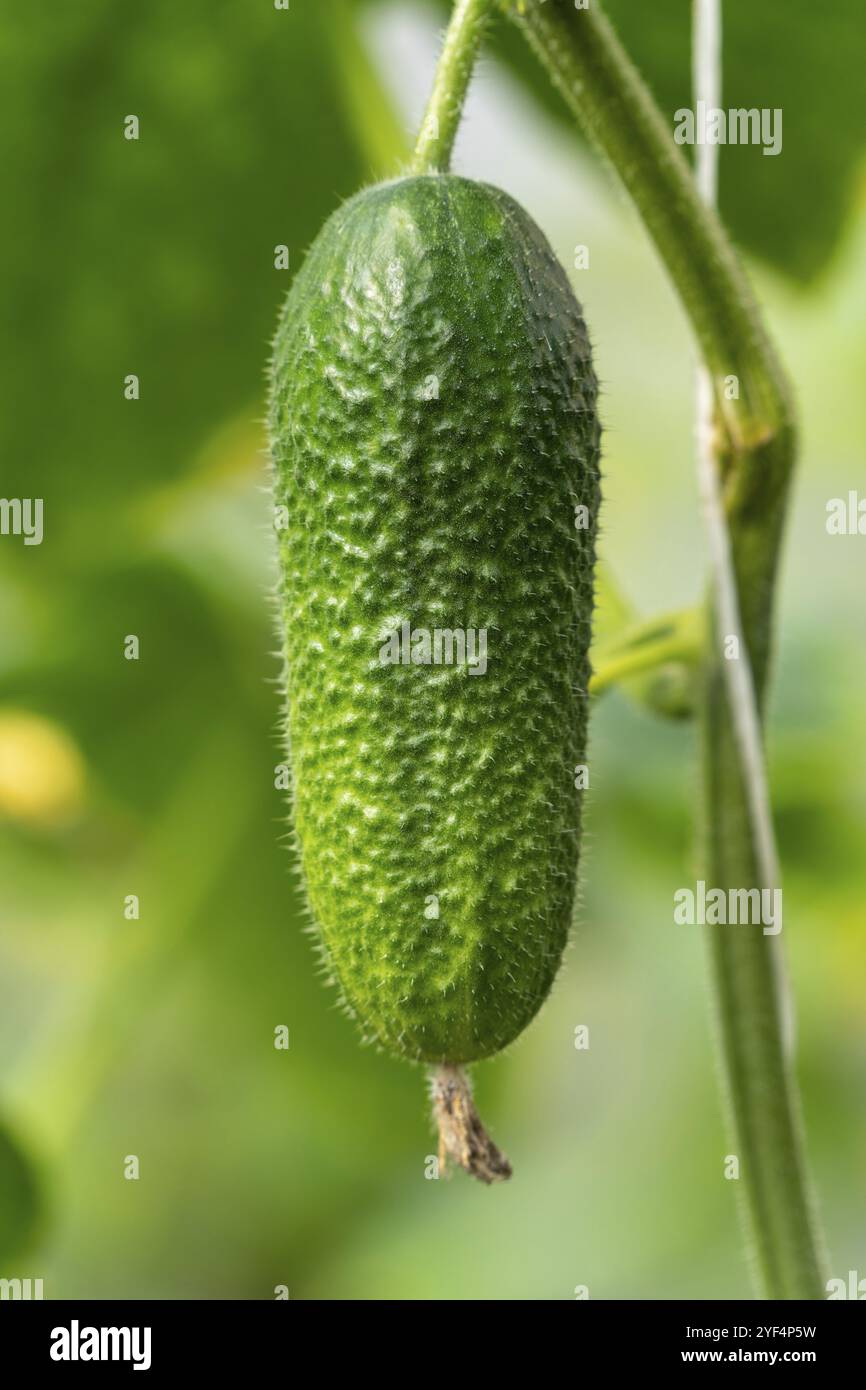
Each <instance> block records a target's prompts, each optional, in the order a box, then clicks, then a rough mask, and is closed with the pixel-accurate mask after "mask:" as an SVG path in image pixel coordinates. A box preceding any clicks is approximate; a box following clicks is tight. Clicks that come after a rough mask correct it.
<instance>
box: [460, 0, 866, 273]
mask: <svg viewBox="0 0 866 1390" xmlns="http://www.w3.org/2000/svg"><path fill="white" fill-rule="evenodd" d="M557 3H564V0H557ZM443 7H444V6H443ZM605 9H606V11H607V13H608V16H609V18H610V19H611V20H612V22H613V24H614V26H615V28H616V30H617V32H618V34H619V36H620V38H621V39H622V41H623V43H624V44H625V46H626V48H627V49H628V52H629V54H630V56H631V57H632V59H633V60H634V62H635V63H636V64H637V66H638V68H639V69H640V71H641V73H642V74H643V77H644V78H645V80H646V81H647V83H648V84H649V86H650V88H651V89H652V91H653V94H654V96H655V97H656V100H657V101H658V104H659V106H660V108H661V110H662V113H663V114H664V116H665V118H666V119H668V120H669V121H670V125H671V130H672V131H673V127H674V113H675V111H677V110H678V109H679V108H680V107H688V106H691V104H692V102H691V66H690V65H691V59H690V21H691V9H692V7H691V0H656V3H654V4H653V5H652V6H651V7H650V6H649V5H648V4H647V3H646V0H605ZM491 45H492V49H493V51H495V52H497V53H498V54H499V56H500V57H501V58H502V59H503V60H504V62H505V63H506V64H507V65H508V67H509V68H510V69H511V70H512V72H514V73H515V74H516V75H517V76H518V77H519V78H520V80H521V81H522V82H523V83H525V84H526V85H527V86H528V87H529V88H530V89H531V90H532V91H533V93H534V94H535V96H536V97H537V98H538V99H539V100H540V101H541V103H542V105H543V106H544V107H545V109H546V110H547V111H548V112H549V113H551V114H552V115H554V116H555V117H556V118H557V119H559V120H560V121H561V122H562V123H563V124H564V125H567V126H568V127H569V129H571V130H574V121H573V119H572V117H571V115H570V113H569V112H568V111H567V109H566V107H565V104H564V102H563V101H562V100H561V99H560V97H559V95H558V93H557V92H556V91H555V90H554V89H553V88H552V87H551V85H550V81H549V79H548V77H547V75H546V73H545V72H544V71H543V70H542V69H541V67H540V66H539V64H538V63H537V61H536V59H535V57H534V56H533V55H532V54H531V53H530V52H529V49H528V47H527V45H526V43H525V41H524V39H523V37H522V35H520V34H519V33H518V32H517V31H516V30H515V29H514V28H513V26H511V25H510V24H508V23H498V24H497V25H496V26H495V30H494V33H493V36H492V39H491ZM864 68H866V12H864V8H863V5H862V0H836V3H835V4H833V5H830V6H825V7H823V8H822V9H820V11H819V10H818V9H816V7H815V5H814V4H813V3H812V0H762V3H761V4H759V5H758V4H755V3H754V0H725V5H724V73H725V77H724V93H723V104H724V106H725V108H726V109H729V108H731V107H746V108H751V107H757V108H759V109H760V108H765V107H766V108H769V109H771V110H774V109H775V108H777V107H779V108H781V110H782V112H783V148H782V151H781V153H780V154H779V155H777V156H775V157H765V156H764V155H763V153H762V151H761V149H760V148H759V147H757V146H752V145H749V146H737V147H730V148H728V149H726V150H724V151H723V152H722V161H721V186H720V202H721V210H722V216H723V217H724V219H725V221H726V223H727V225H728V227H729V228H730V230H731V232H732V234H733V236H734V239H735V240H736V241H737V242H739V243H740V245H742V246H743V247H744V248H745V249H746V250H747V251H749V252H751V253H752V254H753V255H755V256H758V257H760V259H761V260H763V261H765V262H767V263H768V264H769V265H771V266H773V267H774V268H775V269H777V270H780V271H782V272H783V273H784V274H786V275H788V276H790V277H792V278H793V279H796V280H799V281H801V282H808V281H809V280H811V279H813V278H814V277H815V276H816V275H817V274H818V273H819V272H820V271H821V270H822V268H823V267H824V266H825V265H826V263H827V262H828V261H829V259H830V258H831V256H832V254H833V252H834V250H835V249H836V247H837V246H838V244H839V242H840V240H841V238H842V236H843V233H844V231H845V229H846V225H847V221H848V216H849V213H850V211H851V208H852V205H853V203H854V200H855V198H856V196H857V190H858V187H859V183H860V178H861V176H862V168H863V159H864V153H866V103H864V102H863V97H862V89H863V71H864Z"/></svg>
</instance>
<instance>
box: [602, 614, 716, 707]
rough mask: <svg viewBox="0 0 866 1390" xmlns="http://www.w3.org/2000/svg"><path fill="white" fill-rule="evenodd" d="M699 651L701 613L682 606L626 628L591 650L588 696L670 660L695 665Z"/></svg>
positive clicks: (700, 644)
mask: <svg viewBox="0 0 866 1390" xmlns="http://www.w3.org/2000/svg"><path fill="white" fill-rule="evenodd" d="M702 650H703V615H702V613H700V612H698V611H696V610H695V609H691V608H686V609H683V611H682V612H680V613H671V614H668V615H666V616H665V617H662V618H652V619H650V620H649V621H648V622H645V623H640V624H639V625H636V626H635V627H630V628H627V629H626V630H625V631H624V632H622V633H621V634H618V636H617V638H616V640H615V641H613V642H610V643H607V644H605V646H603V647H601V648H600V649H599V650H597V651H594V652H593V672H592V678H591V679H590V682H589V693H590V695H600V694H601V693H602V692H603V691H605V690H607V689H608V688H609V687H610V686H612V685H619V684H620V683H621V682H622V681H625V680H630V679H631V678H632V677H633V676H638V675H642V674H644V673H645V672H647V671H652V670H655V669H656V667H658V666H664V665H667V664H668V663H669V662H671V661H676V662H681V663H682V664H683V665H685V666H697V664H698V661H699V658H700V654H701V652H702Z"/></svg>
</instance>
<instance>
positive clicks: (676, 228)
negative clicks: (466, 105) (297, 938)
mask: <svg viewBox="0 0 866 1390" xmlns="http://www.w3.org/2000/svg"><path fill="white" fill-rule="evenodd" d="M499 3H500V5H501V7H502V8H503V9H504V10H505V11H506V13H507V14H509V16H510V17H511V18H512V19H515V20H516V21H517V23H518V24H519V26H520V27H521V28H522V29H523V31H524V33H525V35H526V37H527V39H528V40H529V43H530V44H531V46H532V47H533V48H534V49H535V51H536V53H537V54H538V56H539V57H540V59H541V60H542V62H543V63H544V65H545V66H546V68H547V69H548V71H549V73H550V75H551V77H552V79H553V81H554V83H555V84H556V86H557V87H558V88H559V90H560V91H561V92H562V94H563V96H564V97H565V99H566V101H567V102H568V104H569V106H570V107H571V109H572V111H573V112H574V113H575V115H576V116H577V118H578V120H579V122H580V124H581V125H582V126H583V128H584V129H585V131H586V132H587V134H588V135H589V136H590V137H591V138H592V139H593V140H594V141H595V143H596V144H597V145H598V146H599V147H600V148H601V150H602V151H603V152H604V154H605V155H606V156H607V157H608V158H609V159H610V160H611V162H612V163H613V165H614V167H615V169H616V171H617V173H618V174H619V176H620V178H621V179H622V181H623V183H624V184H625V186H626V188H627V190H628V191H629V193H630V194H631V196H632V198H633V199H634V202H635V203H636V205H637V208H638V210H639V212H640V214H641V216H642V218H643V220H644V222H645V224H646V227H647V229H648V231H649V233H650V236H651V237H652V239H653V241H654V242H655V245H656V248H657V250H658V252H659V253H660V255H661V257H662V260H663V261H664V263H665V265H666V267H667V270H668V272H669V274H670V276H671V278H672V280H673V282H674V285H675V286H676V288H677V290H678V292H679V295H680V298H681V299H682V302H683V305H684V307H685V310H686V312H687V313H688V315H689V317H690V319H691V322H692V326H693V329H694V331H695V335H696V337H697V340H698V344H699V346H700V349H701V352H702V355H703V358H704V361H705V363H706V365H707V368H708V370H709V372H710V375H711V379H712V387H713V395H714V399H715V404H716V409H717V418H718V423H719V427H720V433H719V436H718V438H717V440H716V441H715V449H716V453H717V455H718V459H719V468H720V472H721V487H722V498H723V501H724V506H725V511H726V514H727V522H728V527H729V531H730V547H731V549H730V559H731V566H732V571H733V575H734V577H735V581H736V598H737V603H738V605H739V611H740V618H741V622H742V630H743V636H744V639H745V646H746V652H747V655H748V658H749V660H750V662H751V667H752V672H753V676H754V690H755V698H756V701H757V705H758V708H759V710H760V709H762V708H763V702H764V692H765V687H766V680H767V667H768V660H769V651H770V628H771V621H772V600H773V585H774V581H775V575H776V568H777V561H778V552H779V543H780V538H781V533H782V526H783V521H784V509H785V500H786V495H787V490H788V485H789V480H790V475H791V471H792V469H793V464H794V457H795V426H794V418H793V408H792V405H791V401H790V396H789V391H788V387H787V383H786V380H785V377H784V374H783V373H782V370H781V368H780V366H779V364H778V362H777V360H776V357H775V354H774V352H773V350H772V347H771V346H770V343H769V340H768V338H767V336H766V333H765V331H764V328H763V324H762V320H761V316H760V313H759V310H758V307H757V304H756V302H755V300H754V297H753V294H752V292H751V289H750V287H749V284H748V281H747V280H746V277H745V274H744V272H743V270H742V268H741V266H740V264H739V262H738V260H737V258H736V256H735V255H734V252H733V250H732V249H731V247H730V244H729V243H728V240H727V238H726V236H725V233H724V230H723V228H722V226H721V224H720V222H719V220H718V217H717V215H716V213H715V211H714V209H713V208H711V207H709V206H708V205H707V204H705V203H704V202H703V201H702V200H701V199H700V197H699V196H698V193H697V190H696V188H695V186H694V183H693V180H692V176H691V171H690V169H689V165H688V163H687V161H686V160H685V158H684V156H683V155H682V152H681V151H680V149H679V148H678V147H677V145H676V144H675V143H674V140H673V138H672V132H671V130H670V129H669V127H668V126H667V125H666V123H665V121H664V119H663V118H662V116H661V114H660V113H659V111H658V109H657V108H656V106H655V105H654V103H653V100H652V97H651V96H650V94H649V92H648V90H647V89H646V87H645V85H644V83H643V81H642V79H641V77H640V76H639V74H638V73H637V71H636V69H635V68H634V66H633V64H632V63H631V61H630V59H629V58H628V55H627V54H626V52H625V50H624V49H623V47H622V45H621V44H620V42H619V40H618V39H617V37H616V35H615V34H614V32H613V30H612V28H611V27H610V25H609V23H608V22H607V20H606V19H605V17H604V15H603V14H602V13H601V12H600V9H599V4H598V0H593V4H592V7H591V9H588V10H579V11H578V10H575V9H574V7H573V5H572V4H571V3H570V0H547V2H546V3H544V4H541V3H539V2H538V0H499ZM722 636H723V634H721V633H720V632H719V629H718V622H717V619H716V617H715V614H714V613H713V621H712V623H711V625H710V636H709V641H708V646H707V653H706V662H705V680H704V684H703V690H702V697H701V726H702V735H703V737H702V742H703V819H704V827H703V829H704V858H705V872H706V877H707V881H708V882H709V883H711V884H712V886H713V887H718V888H721V889H722V890H728V889H731V888H740V889H742V888H751V887H753V886H755V887H760V886H762V873H761V866H760V863H759V856H758V853H757V851H756V845H755V837H754V834H753V833H752V825H751V817H750V812H751V804H750V798H749V791H748V786H747V783H746V780H745V779H744V776H743V772H742V767H741V760H740V756H739V747H738V742H737V738H736V732H735V724H734V718H733V714H732V709H731V702H730V696H729V691H728V685H727V682H726V679H725V671H724V658H723V655H722ZM710 940H711V961H712V971H713V990H714V995H715V1001H716V1012H717V1023H718V1028H719V1033H720V1037H721V1044H722V1046H721V1053H722V1059H723V1066H724V1072H725V1078H726V1090H727V1098H728V1102H729V1109H730V1112H731V1115H732V1117H733V1123H734V1133H735V1136H736V1138H735V1142H736V1145H737V1153H738V1156H739V1158H740V1172H741V1182H742V1190H743V1195H744V1198H745V1201H744V1208H745V1210H746V1213H747V1217H748V1229H749V1237H750V1242H749V1243H750V1245H751V1247H752V1248H753V1250H754V1252H755V1256H756V1270H757V1274H758V1287H759V1290H760V1292H761V1293H762V1294H763V1295H764V1296H766V1297H768V1298H783V1299H796V1298H808V1299H818V1298H823V1297H824V1286H823V1279H822V1272H821V1264H822V1260H821V1255H820V1253H819V1240H818V1237H817V1234H816V1225H815V1219H814V1215H813V1212H812V1208H811V1200H810V1197H809V1193H808V1182H807V1178H806V1174H805V1161H804V1158H803V1152H802V1149H803V1145H802V1138H801V1133H800V1120H799V1102H798V1097H797V1090H796V1085H795V1082H794V1079H793V1076H792V1073H791V1067H790V1059H789V1056H788V1054H787V1049H786V1047H785V1043H784V1037H783V1033H784V1027H783V1025H784V1019H783V1015H782V1007H781V997H782V991H781V988H780V980H779V969H780V961H779V953H778V946H777V944H776V939H775V938H774V937H771V936H764V935H763V933H762V932H761V931H760V930H758V929H756V928H753V929H751V930H750V929H747V928H745V927H738V928H735V929H730V928H716V929H715V931H714V932H713V933H712V935H711V938H710Z"/></svg>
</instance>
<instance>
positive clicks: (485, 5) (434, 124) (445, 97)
mask: <svg viewBox="0 0 866 1390" xmlns="http://www.w3.org/2000/svg"><path fill="white" fill-rule="evenodd" d="M493 5H494V0H456V3H455V5H454V10H453V12H452V15H451V22H450V24H449V25H448V29H447V32H446V34H445V42H444V44H443V46H442V52H441V54H440V56H439V62H438V63H437V65H436V75H435V77H434V79H433V90H432V92H431V93H430V100H429V101H428V103H427V109H426V111H425V112H424V119H423V120H422V122H421V129H420V131H419V132H418V140H417V143H416V145H415V153H414V155H413V156H412V162H411V164H410V166H409V167H410V171H411V172H412V173H413V174H433V173H447V171H448V167H449V165H450V163H451V151H452V149H453V148H454V140H455V138H456V135H457V127H458V126H459V124H460V117H461V115H462V113H463V104H464V102H465V100H466V93H467V91H468V90H469V82H470V79H471V77H472V71H473V68H474V67H475V60H476V58H477V56H478V49H479V47H480V44H481V38H482V35H483V33H484V30H485V28H486V27H487V22H488V20H489V19H490V16H491V13H492V11H493Z"/></svg>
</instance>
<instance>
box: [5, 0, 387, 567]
mask: <svg viewBox="0 0 866 1390" xmlns="http://www.w3.org/2000/svg"><path fill="white" fill-rule="evenodd" d="M324 10H325V7H324V6H321V5H314V4H297V5H292V7H291V9H290V10H288V11H277V10H275V9H274V7H273V5H270V4H252V5H251V4H249V3H247V0H219V3H214V0H185V3H184V4H183V5H178V4H176V3H175V0H148V4H146V5H120V6H119V5H117V4H115V3H112V0H79V3H78V4H76V5H75V6H47V7H44V8H43V7H40V6H26V7H21V6H18V5H15V4H12V3H9V0H0V158H2V164H3V169H4V176H5V194H6V205H7V208H8V209H9V210H10V211H9V214H8V215H7V216H6V217H4V219H3V225H2V229H0V248H2V260H3V269H4V274H3V287H2V290H0V295H2V299H0V305H2V322H3V324H4V328H3V330H2V334H0V364H2V372H3V380H4V386H5V390H6V393H7V399H8V400H14V401H15V409H14V410H8V411H4V412H3V417H2V420H0V454H2V456H3V458H4V470H5V476H4V488H6V489H8V491H9V493H10V495H11V494H15V493H16V492H20V493H22V494H23V493H26V494H27V495H32V494H34V493H35V494H36V495H41V496H44V497H45V498H46V509H47V511H49V512H50V514H51V521H50V525H51V538H52V541H53V542H54V544H53V545H52V546H51V548H50V554H51V556H52V557H53V558H56V562H57V563H58V564H60V565H67V564H68V562H69V559H70V556H75V555H76V554H80V552H81V549H82V547H81V545H80V535H81V529H82V526H83V524H84V523H83V521H82V513H83V510H84V509H85V507H86V505H87V500H88V497H89V495H91V494H94V493H98V495H99V496H100V498H101V500H102V502H103V504H104V505H105V506H106V508H109V507H110V506H111V504H112V502H114V501H116V500H117V499H119V498H123V499H127V498H128V497H129V495H130V493H131V492H135V491H136V490H140V489H141V488H142V487H144V486H152V485H153V483H154V482H156V481H159V479H160V478H162V479H163V480H169V479H171V478H173V477H175V476H177V474H178V472H179V471H181V470H182V469H183V468H184V467H185V465H186V462H187V460H188V457H189V455H190V453H191V451H192V450H193V449H194V448H195V447H196V446H197V444H198V443H199V441H200V439H201V437H202V435H203V433H204V432H208V433H209V432H210V431H211V429H212V428H213V426H214V424H215V423H216V422H217V421H218V420H219V419H222V418H227V417H229V416H231V415H233V414H234V413H235V412H237V411H238V410H240V409H241V408H244V407H248V405H249V403H250V402H251V401H253V402H255V401H261V399H262V395H263V389H264V375H263V372H264V365H265V361H266V359H267V356H268V352H269V341H270V337H271V334H272V332H273V327H274V323H275V320H276V313H277V308H278V304H279V301H280V299H281V297H282V295H283V294H284V292H285V290H286V289H287V287H288V284H289V279H290V276H289V275H288V274H287V273H286V272H285V271H281V270H277V269H275V267H274V248H275V247H276V246H277V245H280V244H285V245H287V246H288V248H289V255H290V269H291V270H292V271H293V270H294V269H295V267H296V266H297V265H298V264H299V263H300V261H301V259H302V257H303V254H304V251H305V249H306V247H307V245H308V244H309V243H310V241H312V239H313V237H314V236H315V234H316V232H317V231H318V228H319V226H320V225H321V223H322V222H323V221H324V219H325V217H326V216H327V214H328V213H329V212H330V211H331V210H332V209H333V207H334V206H335V205H336V204H337V203H338V202H339V201H340V199H341V198H342V197H345V196H347V195H348V194H350V193H351V192H353V191H354V189H355V188H356V187H357V186H358V184H359V183H360V182H361V181H362V180H363V179H364V178H365V177H367V175H368V172H369V165H368V160H367V158H366V155H365V154H361V153H359V143H358V139H357V137H356V134H355V132H354V130H353V128H352V124H351V121H350V118H349V116H348V115H347V112H346V105H345V103H344V101H343V95H342V86H341V83H340V80H339V75H338V72H337V68H336V65H335V63H334V61H333V54H332V46H331V38H330V35H329V26H328V24H327V23H326V22H325V17H324ZM128 114H135V115H137V116H138V118H139V121H140V138H139V139H138V140H137V141H136V140H127V139H125V138H124V120H125V117H126V116H127V115H128ZM203 362H206V364H207V365H206V370H203V369H202V368H201V366H200V364H201V363H203ZM37 363H38V364H39V365H38V370H35V369H34V365H35V364H37ZM127 373H136V374H138V376H139V377H140V382H141V398H140V400H139V401H136V402H130V401H127V400H124V397H123V382H124V377H125V375H126V374H127ZM157 402H158V404H157ZM70 459H86V460H87V466H86V470H81V469H77V468H70V466H69V461H70ZM61 538H62V539H63V540H64V541H65V542H66V544H65V545H63V546H60V545H58V541H59V540H61ZM93 539H96V538H95V537H94V538H93ZM47 553H48V550H46V554H47Z"/></svg>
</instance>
